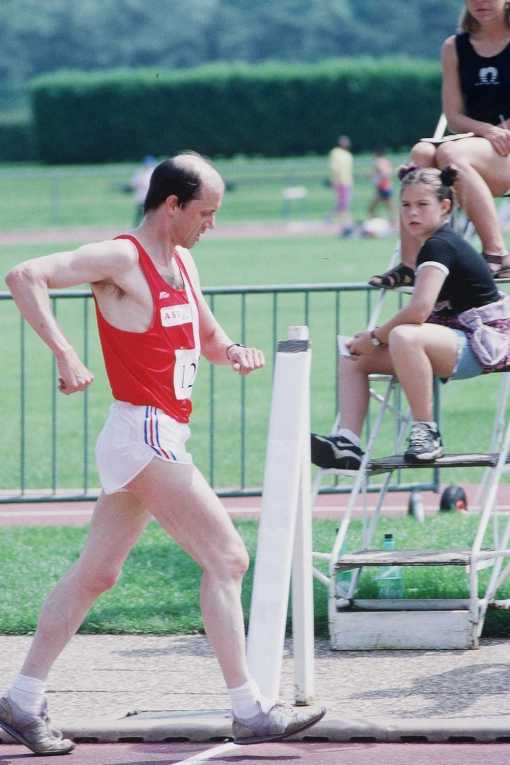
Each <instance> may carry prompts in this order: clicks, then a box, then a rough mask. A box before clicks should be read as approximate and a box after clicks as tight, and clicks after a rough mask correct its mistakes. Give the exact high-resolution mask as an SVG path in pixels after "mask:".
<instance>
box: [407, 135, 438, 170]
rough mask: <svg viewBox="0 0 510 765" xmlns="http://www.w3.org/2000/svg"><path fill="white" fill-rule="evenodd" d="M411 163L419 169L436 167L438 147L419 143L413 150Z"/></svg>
mask: <svg viewBox="0 0 510 765" xmlns="http://www.w3.org/2000/svg"><path fill="white" fill-rule="evenodd" d="M410 159H411V163H412V164H413V165H418V167H434V165H435V163H436V162H435V160H436V147H435V146H434V145H433V144H431V143H426V142H425V141H419V142H418V143H417V144H415V145H414V146H413V148H412V149H411V155H410Z"/></svg>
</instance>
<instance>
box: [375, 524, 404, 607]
mask: <svg viewBox="0 0 510 765" xmlns="http://www.w3.org/2000/svg"><path fill="white" fill-rule="evenodd" d="M394 549H395V540H394V538H393V534H385V535H384V542H383V550H394ZM376 581H377V591H378V595H379V597H380V598H387V599H396V598H401V597H403V595H404V580H403V579H402V572H401V570H400V566H384V568H381V569H380V573H379V576H378V577H376Z"/></svg>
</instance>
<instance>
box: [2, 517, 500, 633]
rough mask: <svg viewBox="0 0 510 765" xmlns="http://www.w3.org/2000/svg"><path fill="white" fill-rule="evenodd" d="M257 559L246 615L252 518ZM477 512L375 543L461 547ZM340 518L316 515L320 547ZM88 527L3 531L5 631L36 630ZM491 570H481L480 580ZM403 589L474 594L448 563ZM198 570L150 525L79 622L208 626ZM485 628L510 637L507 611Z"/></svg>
mask: <svg viewBox="0 0 510 765" xmlns="http://www.w3.org/2000/svg"><path fill="white" fill-rule="evenodd" d="M236 525H237V527H238V528H239V531H240V533H241V535H242V537H243V539H244V540H245V543H246V545H247V548H248V550H249V552H250V556H251V558H252V565H251V566H250V570H249V573H248V575H247V576H246V579H245V583H244V587H243V607H244V612H245V618H246V619H247V617H248V613H249V604H250V599H251V590H252V579H253V559H254V554H255V549H256V539H257V527H256V523H255V522H253V521H240V522H238V523H237V524H236ZM475 525H476V517H472V516H461V515H459V514H445V513H443V514H441V515H438V516H435V517H432V518H428V519H427V520H426V522H425V523H424V524H423V525H421V524H417V523H416V522H415V521H414V520H413V519H411V518H402V519H399V520H398V527H396V526H395V520H394V519H393V520H392V519H387V518H383V519H382V520H381V523H380V526H379V529H378V533H377V536H376V540H375V546H377V545H379V546H380V545H381V544H382V536H383V534H384V533H385V532H386V531H388V530H391V531H393V533H394V534H395V536H396V541H397V545H398V546H401V547H403V548H410V549H416V548H419V547H422V546H427V547H429V548H431V549H434V548H442V547H445V546H448V545H449V544H451V540H452V539H455V544H456V546H463V545H468V544H470V542H471V539H472V536H473V534H474V529H475ZM335 526H336V524H335V522H334V521H315V523H314V537H315V539H314V549H315V550H318V551H325V552H329V551H330V549H331V543H332V539H333V538H334V533H335ZM360 532H361V529H360V522H359V521H355V522H354V523H353V527H352V535H351V537H350V547H351V549H356V546H357V545H359V543H360V540H361V533H360ZM85 534H86V529H80V528H63V527H62V528H58V527H57V528H41V527H39V528H32V529H27V528H20V527H18V528H16V527H15V528H4V529H3V530H2V535H1V536H0V559H1V560H2V592H3V594H2V598H1V599H0V633H1V634H26V633H31V632H33V631H34V629H35V627H36V623H37V615H38V612H39V609H40V606H41V604H42V601H43V599H44V597H45V596H46V594H47V592H48V590H49V589H50V588H51V587H52V586H53V585H54V584H55V583H56V582H57V581H58V579H59V578H60V577H61V576H62V574H63V573H64V572H65V571H66V570H67V568H68V567H69V566H70V565H72V564H73V563H74V562H75V561H76V559H77V557H78V555H79V551H80V549H81V547H82V545H83V541H84V538H85ZM26 559H29V560H30V561H31V564H30V566H27V567H25V570H24V574H23V598H20V596H19V570H20V569H19V562H20V560H26ZM486 573H487V572H483V574H482V577H481V582H482V583H483V582H484V581H485V576H486ZM374 576H375V573H374V572H370V571H367V572H366V573H364V575H363V578H362V580H361V583H360V590H359V596H360V597H373V596H374V595H375V594H376V591H377V589H376V588H377V585H376V582H375V579H374ZM403 579H404V587H405V594H406V595H407V596H408V597H423V598H427V597H454V598H465V597H467V596H468V589H467V577H466V575H465V573H464V572H463V571H460V569H456V570H454V571H452V570H451V569H448V568H447V567H437V568H427V569H421V570H420V569H417V568H404V569H403ZM199 581H200V571H199V569H198V567H197V566H196V565H195V563H193V561H192V560H191V559H190V558H189V557H188V556H187V555H185V553H183V552H182V550H180V549H179V547H177V545H176V544H175V543H174V542H173V541H172V540H171V539H169V538H168V537H167V535H166V534H165V533H164V532H163V531H162V530H161V529H160V528H159V527H158V526H157V525H156V524H151V525H150V526H149V527H148V529H147V530H146V531H145V532H144V534H143V535H142V537H141V539H140V541H139V542H138V544H137V545H136V547H135V548H134V549H133V550H132V552H131V554H130V556H129V558H128V560H127V562H126V564H125V566H124V571H123V574H122V576H121V578H120V580H119V582H118V584H117V585H116V586H115V588H114V589H112V590H110V591H109V592H107V593H105V594H104V595H102V596H101V597H100V598H99V599H98V601H97V602H96V603H95V605H94V607H93V609H92V610H91V611H90V613H89V615H88V616H87V618H86V620H85V622H84V624H83V625H82V627H81V630H80V631H81V632H84V633H103V634H104V633H106V634H116V633H131V634H133V633H145V634H178V633H181V634H186V633H187V634H190V633H193V632H199V631H202V629H203V626H202V619H201V616H200V609H199V600H198V590H199ZM314 589H315V592H314V599H315V609H316V612H315V622H316V634H317V635H318V636H322V637H325V636H326V635H327V598H326V590H325V588H324V586H323V585H321V584H319V583H318V582H315V584H314ZM499 596H500V597H502V598H503V597H510V584H507V585H505V586H504V587H503V588H501V591H500V593H499ZM484 634H485V635H486V636H491V637H496V636H499V637H508V636H509V634H510V626H509V619H508V613H507V612H506V613H505V612H501V611H494V612H489V615H488V618H487V621H486V627H485V632H484Z"/></svg>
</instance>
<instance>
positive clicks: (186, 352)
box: [174, 348, 198, 401]
mask: <svg viewBox="0 0 510 765" xmlns="http://www.w3.org/2000/svg"><path fill="white" fill-rule="evenodd" d="M197 371H198V352H197V350H196V348H190V349H187V348H177V349H176V351H175V366H174V392H175V398H176V399H178V400H179V401H180V400H181V399H183V398H191V391H192V389H193V383H194V382H195V377H196V376H197Z"/></svg>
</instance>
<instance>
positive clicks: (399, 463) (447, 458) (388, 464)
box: [367, 452, 510, 475]
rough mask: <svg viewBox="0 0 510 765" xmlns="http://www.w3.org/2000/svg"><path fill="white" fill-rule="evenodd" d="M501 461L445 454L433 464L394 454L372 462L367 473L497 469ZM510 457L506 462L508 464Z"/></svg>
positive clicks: (495, 457)
mask: <svg viewBox="0 0 510 765" xmlns="http://www.w3.org/2000/svg"><path fill="white" fill-rule="evenodd" d="M498 459H499V454H498V453H497V452H496V453H492V454H444V455H443V456H442V457H439V459H437V460H434V461H433V462H417V463H416V462H406V461H405V460H404V457H403V455H402V454H393V455H391V456H390V457H382V458H381V459H375V460H370V461H369V462H368V464H367V472H368V473H371V474H372V475H375V474H376V473H391V472H392V471H393V470H403V469H405V468H407V469H413V468H418V469H419V468H431V467H439V468H441V467H443V468H447V467H448V468H456V467H495V465H496V464H497V461H498ZM509 462H510V457H508V459H507V460H506V463H507V464H508V463H509Z"/></svg>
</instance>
